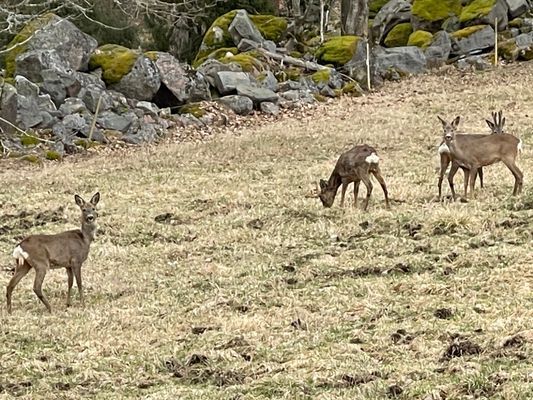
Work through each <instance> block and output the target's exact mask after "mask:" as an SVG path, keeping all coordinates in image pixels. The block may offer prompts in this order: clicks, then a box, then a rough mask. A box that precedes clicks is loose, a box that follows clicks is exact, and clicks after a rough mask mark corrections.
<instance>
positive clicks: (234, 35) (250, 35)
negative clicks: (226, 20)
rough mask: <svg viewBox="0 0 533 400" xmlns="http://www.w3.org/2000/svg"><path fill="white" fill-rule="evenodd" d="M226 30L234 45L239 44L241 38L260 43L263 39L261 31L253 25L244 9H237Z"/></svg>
mask: <svg viewBox="0 0 533 400" xmlns="http://www.w3.org/2000/svg"><path fill="white" fill-rule="evenodd" d="M228 32H229V34H230V36H231V39H232V40H233V43H235V46H237V45H239V43H240V42H241V40H242V39H249V40H251V41H253V42H256V43H262V42H263V40H264V39H263V36H262V35H261V32H259V29H257V27H256V26H255V25H254V23H253V22H252V20H251V19H250V17H249V16H248V13H247V12H246V10H238V11H237V14H236V15H235V17H234V18H233V21H231V24H230V25H229V28H228Z"/></svg>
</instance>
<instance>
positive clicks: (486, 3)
mask: <svg viewBox="0 0 533 400" xmlns="http://www.w3.org/2000/svg"><path fill="white" fill-rule="evenodd" d="M494 4H496V0H474V1H472V2H471V3H470V4H468V5H467V6H465V7H464V8H463V11H462V12H461V15H460V16H459V21H461V22H467V21H471V20H473V19H476V18H481V17H484V16H486V15H488V14H489V13H490V12H491V10H492V8H493V7H494Z"/></svg>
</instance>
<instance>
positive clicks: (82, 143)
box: [74, 130, 122, 150]
mask: <svg viewBox="0 0 533 400" xmlns="http://www.w3.org/2000/svg"><path fill="white" fill-rule="evenodd" d="M108 132H109V131H108V130H106V131H105V132H104V136H105V137H108V134H107V133H108ZM113 132H118V133H120V136H122V132H119V131H113ZM74 144H75V145H76V146H78V147H82V148H84V149H86V150H87V149H90V148H92V147H96V146H99V145H100V143H98V142H96V141H94V140H89V139H76V140H74Z"/></svg>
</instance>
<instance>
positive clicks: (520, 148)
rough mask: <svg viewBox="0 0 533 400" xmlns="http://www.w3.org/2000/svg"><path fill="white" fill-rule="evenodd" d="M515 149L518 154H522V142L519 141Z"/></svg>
mask: <svg viewBox="0 0 533 400" xmlns="http://www.w3.org/2000/svg"><path fill="white" fill-rule="evenodd" d="M516 148H517V149H518V152H519V153H521V152H522V150H523V149H524V146H523V144H522V140H520V141H519V142H518V145H517V146H516Z"/></svg>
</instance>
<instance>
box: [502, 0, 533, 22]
mask: <svg viewBox="0 0 533 400" xmlns="http://www.w3.org/2000/svg"><path fill="white" fill-rule="evenodd" d="M505 2H506V3H507V7H508V8H509V17H511V18H516V17H519V16H520V15H522V14H524V13H525V12H526V11H527V10H529V8H530V7H532V6H531V5H530V4H529V3H528V2H527V0H505Z"/></svg>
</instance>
